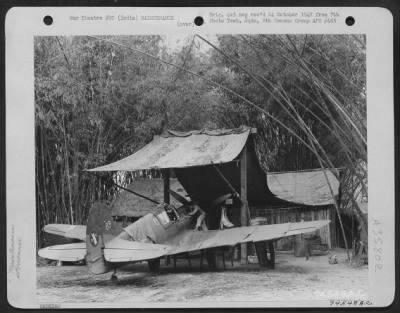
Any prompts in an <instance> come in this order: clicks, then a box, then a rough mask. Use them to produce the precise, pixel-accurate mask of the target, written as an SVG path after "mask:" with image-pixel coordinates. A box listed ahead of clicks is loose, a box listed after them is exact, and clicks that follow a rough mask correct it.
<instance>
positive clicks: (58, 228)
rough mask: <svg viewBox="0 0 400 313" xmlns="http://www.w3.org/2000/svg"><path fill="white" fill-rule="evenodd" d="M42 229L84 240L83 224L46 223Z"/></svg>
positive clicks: (84, 227) (84, 228) (50, 232)
mask: <svg viewBox="0 0 400 313" xmlns="http://www.w3.org/2000/svg"><path fill="white" fill-rule="evenodd" d="M43 231H44V232H46V233H49V234H53V235H58V236H62V237H66V238H72V239H79V240H82V241H85V240H86V226H85V225H69V224H48V225H46V226H45V227H44V228H43Z"/></svg>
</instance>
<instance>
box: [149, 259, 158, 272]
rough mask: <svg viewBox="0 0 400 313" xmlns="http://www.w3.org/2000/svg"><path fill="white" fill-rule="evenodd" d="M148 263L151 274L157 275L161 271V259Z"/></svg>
mask: <svg viewBox="0 0 400 313" xmlns="http://www.w3.org/2000/svg"><path fill="white" fill-rule="evenodd" d="M147 262H148V264H149V270H150V272H152V273H153V274H157V273H158V272H159V270H160V258H157V259H153V260H149V261H147Z"/></svg>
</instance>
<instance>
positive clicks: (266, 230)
mask: <svg viewBox="0 0 400 313" xmlns="http://www.w3.org/2000/svg"><path fill="white" fill-rule="evenodd" d="M171 194H172V195H173V196H176V197H177V198H178V200H180V201H181V202H184V203H183V205H182V206H180V207H178V208H175V207H174V206H173V205H170V204H165V203H162V204H160V205H158V206H157V207H156V208H155V210H154V212H151V213H148V214H147V215H145V216H143V217H141V218H140V219H138V220H137V221H135V222H133V223H132V224H130V225H128V226H126V227H123V226H122V224H121V223H120V222H118V221H117V219H116V218H115V217H113V216H112V215H111V210H110V209H109V207H108V206H107V205H106V204H104V203H101V202H97V203H94V204H93V206H92V207H91V208H90V211H89V216H88V222H87V226H84V225H63V224H49V225H46V226H45V227H44V231H45V232H49V233H52V234H58V235H60V236H63V237H66V238H73V239H78V240H80V241H81V242H77V243H71V244H63V245H56V246H50V247H46V248H43V249H40V250H39V252H38V253H39V256H41V257H43V258H46V259H51V260H57V261H81V260H86V265H87V267H88V268H89V271H90V272H91V273H93V274H103V273H106V272H110V271H114V274H113V275H112V279H114V278H116V275H115V274H116V270H117V268H119V267H121V266H122V265H125V264H127V263H135V262H141V261H147V262H148V266H149V269H150V270H151V271H152V272H157V271H158V270H159V268H160V258H162V257H164V256H174V255H178V254H181V253H188V252H193V251H205V253H206V257H207V261H208V265H209V267H210V269H215V266H216V259H215V253H213V251H215V250H214V249H215V248H218V247H226V246H229V247H233V246H235V245H237V244H239V243H247V242H255V243H257V242H262V241H271V240H278V239H280V238H283V237H288V236H293V235H298V234H303V233H308V232H313V231H316V230H317V229H319V228H321V227H323V226H325V225H328V224H329V223H330V221H329V220H318V221H307V222H296V223H282V224H270V225H257V226H241V227H231V228H227V229H222V230H221V229H220V230H197V229H194V225H195V224H196V221H195V220H194V218H193V216H192V215H191V211H192V207H193V205H192V203H191V202H188V201H185V200H184V199H182V197H179V195H176V194H174V193H173V192H171Z"/></svg>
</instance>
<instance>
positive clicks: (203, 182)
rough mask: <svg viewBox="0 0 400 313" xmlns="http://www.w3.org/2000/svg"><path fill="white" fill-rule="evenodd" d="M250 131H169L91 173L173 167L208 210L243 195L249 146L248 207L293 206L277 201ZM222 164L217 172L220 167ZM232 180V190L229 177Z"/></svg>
mask: <svg viewBox="0 0 400 313" xmlns="http://www.w3.org/2000/svg"><path fill="white" fill-rule="evenodd" d="M250 134H251V128H250V127H247V126H242V127H239V128H235V129H222V130H199V131H190V132H178V131H167V132H166V133H164V134H163V135H161V136H155V137H154V139H153V140H152V141H151V142H150V143H148V144H147V145H146V146H144V147H143V148H142V149H140V150H138V151H137V152H135V153H134V154H132V155H130V156H128V157H126V158H124V159H122V160H120V161H117V162H114V163H111V164H108V165H104V166H100V167H97V168H94V169H91V170H89V171H134V170H143V169H173V170H174V172H175V175H176V177H177V179H178V181H179V182H180V184H181V185H182V186H183V187H184V188H185V190H186V191H187V193H188V195H190V197H191V198H196V199H197V200H199V202H200V204H201V205H202V206H203V207H206V208H207V207H209V205H210V203H212V201H213V200H215V199H216V198H218V197H220V196H222V195H225V194H228V193H233V191H232V189H231V187H233V188H234V189H235V191H236V192H237V193H240V186H241V185H240V184H241V183H240V162H239V160H240V154H241V153H242V151H244V150H243V149H244V148H245V147H247V149H246V150H245V151H246V155H247V157H246V158H247V162H246V163H247V186H248V188H247V199H248V202H249V205H262V204H270V205H279V204H285V205H290V204H288V203H287V202H285V201H284V200H281V199H278V198H276V197H275V196H274V195H273V194H272V193H271V192H270V191H269V189H268V186H267V179H266V175H265V172H264V171H263V170H262V169H261V167H260V165H259V162H258V159H257V156H256V153H255V150H254V143H253V141H252V140H249V138H250ZM216 165H218V170H217V169H216V167H215V166H216ZM221 173H222V175H223V176H224V178H225V179H226V180H228V181H229V183H230V185H231V186H229V185H228V184H227V183H226V181H225V179H224V178H222V176H221V175H220V174H221Z"/></svg>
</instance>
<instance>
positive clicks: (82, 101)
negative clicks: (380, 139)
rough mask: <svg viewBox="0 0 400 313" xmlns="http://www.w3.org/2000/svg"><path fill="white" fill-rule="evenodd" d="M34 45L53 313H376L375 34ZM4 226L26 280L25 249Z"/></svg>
mask: <svg viewBox="0 0 400 313" xmlns="http://www.w3.org/2000/svg"><path fill="white" fill-rule="evenodd" d="M226 16H229V14H228V15H225V17H226ZM286 16H288V17H289V16H290V14H289V15H281V16H279V18H280V19H285V18H286ZM332 16H335V15H331V17H332ZM167 17H168V16H164V17H163V18H165V19H167ZM220 17H221V16H220V15H215V18H220ZM231 17H232V19H233V18H234V17H235V16H233V15H231ZM108 18H109V19H111V17H108ZM135 18H136V19H137V16H136V17H135V15H129V14H126V15H118V19H121V21H125V20H132V19H135ZM152 18H153V17H152ZM247 18H248V20H245V21H251V16H246V19H247ZM257 18H258V17H257ZM308 18H309V17H308ZM70 19H71V17H70ZM80 19H82V17H80ZM332 19H334V18H333V17H332ZM48 21H49V20H48ZM207 21H209V20H207ZM299 21H300V20H299ZM85 22H87V21H85ZM351 22H352V21H350V22H349V20H348V19H347V20H346V23H348V25H350V24H351ZM353 22H354V21H353ZM44 23H45V24H46V23H47V22H46V20H44ZM51 23H52V20H51V21H50V24H51ZM88 23H89V22H88ZM195 23H196V25H197V24H198V23H200V25H201V23H203V21H202V19H201V20H200V22H199V20H197V21H196V20H195ZM254 23H256V22H254ZM276 23H278V21H277V22H276ZM299 23H300V22H299ZM332 23H333V22H332ZM46 25H47V24H46ZM196 25H194V26H193V27H198V26H196ZM292 26H294V25H292ZM43 27H46V26H43ZM293 30H294V29H293ZM31 43H32V50H33V51H31V53H33V55H32V58H33V59H32V61H33V62H32V74H33V89H32V97H33V99H32V100H33V108H32V111H33V117H32V118H33V119H32V123H33V124H32V125H33V128H34V129H33V132H32V133H31V135H30V136H31V137H32V140H33V141H32V143H33V144H32V146H31V147H32V148H33V149H34V152H32V155H31V159H30V160H31V161H32V162H33V161H34V165H33V170H34V177H32V178H31V180H30V182H31V184H32V185H33V188H32V190H33V192H34V199H35V203H34V206H32V208H34V210H33V211H32V212H34V218H33V219H32V221H31V224H32V225H30V227H31V229H32V230H33V231H34V233H33V234H32V236H33V237H32V242H33V241H34V243H35V247H33V246H32V247H31V249H32V250H31V251H33V249H34V253H35V255H34V256H32V257H34V260H35V265H34V268H33V271H35V273H36V274H35V276H34V283H35V285H36V289H35V295H36V299H37V302H38V303H41V304H43V305H42V307H46V305H48V307H53V308H60V307H64V305H65V306H72V307H74V306H77V307H79V305H80V304H82V303H84V304H89V305H91V304H93V305H95V306H96V305H97V307H101V305H102V304H108V305H110V304H115V305H117V306H123V307H142V306H150V307H164V306H165V307H168V306H172V307H199V308H201V307H224V306H226V307H232V306H235V304H237V305H238V306H239V304H240V306H243V303H249V305H250V306H268V302H271V303H272V302H274V303H276V302H280V303H284V304H285V305H286V306H291V303H293V304H294V303H313V302H315V303H325V305H326V306H336V305H339V302H340V301H346V303H347V305H349V306H358V307H359V306H371V305H374V303H373V301H372V300H371V289H370V285H371V275H372V274H371V272H374V273H377V272H379V271H380V270H382V271H383V267H384V265H383V264H384V262H383V261H382V262H381V258H382V260H383V258H384V257H383V254H382V253H383V252H382V249H383V246H382V247H380V246H378V244H379V240H381V241H382V240H383V239H380V238H381V237H379V236H380V235H381V234H382V232H383V229H384V228H385V226H384V225H383V224H382V222H381V221H380V220H379V219H377V218H371V216H370V215H371V214H373V213H371V206H369V205H368V202H369V201H368V199H369V195H370V192H369V187H368V186H369V184H368V176H369V175H368V172H369V169H370V163H369V156H371V155H372V154H373V155H374V157H375V153H371V151H370V145H369V138H370V136H371V134H370V125H368V123H367V112H368V113H370V112H371V110H370V108H369V106H370V102H369V100H368V99H369V98H368V95H369V89H368V88H369V86H370V85H369V84H368V82H369V80H368V79H369V78H368V79H367V58H368V55H367V51H368V49H367V47H368V44H369V42H368V36H367V34H366V33H362V32H355V33H343V34H341V33H339V32H338V33H334V32H328V33H323V32H321V33H315V32H310V33H304V32H301V33H300V32H299V33H293V32H286V33H282V32H277V33H262V32H258V33H254V32H243V33H240V32H239V33H238V32H236V31H234V32H232V33H227V31H223V32H218V31H217V29H216V30H215V31H214V32H207V33H204V32H193V31H191V32H187V33H185V32H176V33H174V32H170V33H165V32H160V33H159V34H157V33H154V32H151V33H146V32H143V34H125V33H124V34H117V33H116V34H109V32H104V33H100V32H98V33H97V34H94V33H93V31H90V32H88V35H85V34H81V33H80V34H62V33H61V34H49V35H43V34H37V35H34V36H33V37H32V41H31ZM367 104H368V105H367ZM372 112H373V111H372ZM376 117H377V118H378V115H377V116H376ZM370 118H371V117H370V116H368V122H369V121H370ZM373 129H374V130H373V131H374V132H375V133H374V134H373V136H376V128H373ZM17 159H18V157H17ZM388 164H389V165H390V164H391V163H390V162H389V161H388ZM33 179H34V182H33ZM377 181H378V180H374V182H375V185H374V186H376V182H377ZM374 188H375V187H374ZM372 195H373V197H374V201H375V203H376V198H375V197H376V196H374V195H375V194H374V193H373V194H372ZM32 205H33V204H32ZM375 209H376V210H377V208H376V207H375ZM388 210H390V207H389V209H388ZM389 212H391V211H389ZM388 216H389V215H388ZM8 227H9V228H8V231H9V233H11V235H10V236H11V239H10V240H11V247H10V248H9V253H10V258H11V259H10V260H11V261H9V267H8V268H9V269H8V273H9V275H15V276H16V279H19V275H20V273H19V271H20V266H21V265H20V264H19V262H21V261H20V258H21V255H20V250H21V249H22V248H21V247H24V246H25V244H26V243H24V242H22V240H21V239H18V238H19V237H18V234H17V233H18V231H17V230H16V227H15V226H14V224H12V225H11V226H10V225H8ZM371 229H372V230H371ZM371 231H373V236H374V237H373V241H374V243H373V246H372V247H370V244H369V241H371V238H372V237H371V236H372V233H371ZM382 236H383V235H382ZM382 238H383V237H382ZM377 240H378V241H377ZM379 248H380V249H381V250H380V251H378V250H377V249H379ZM371 250H373V251H374V252H373V253H374V254H373V255H372V254H371V253H372V252H371ZM385 252H386V250H385ZM371 258H372V260H371ZM371 262H372V263H371ZM337 301H339V302H337ZM285 305H284V306H285Z"/></svg>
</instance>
